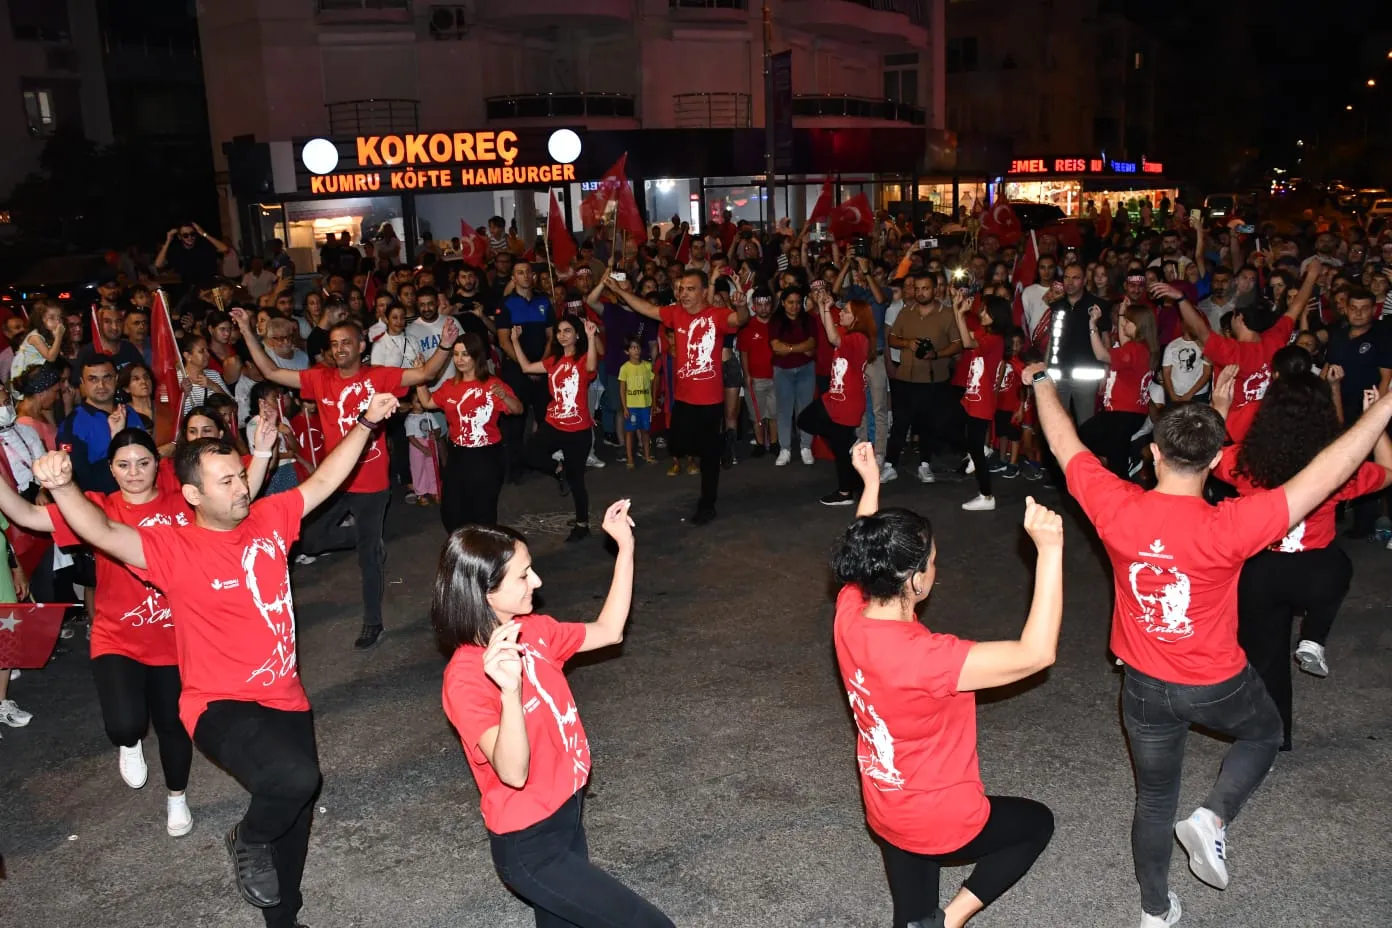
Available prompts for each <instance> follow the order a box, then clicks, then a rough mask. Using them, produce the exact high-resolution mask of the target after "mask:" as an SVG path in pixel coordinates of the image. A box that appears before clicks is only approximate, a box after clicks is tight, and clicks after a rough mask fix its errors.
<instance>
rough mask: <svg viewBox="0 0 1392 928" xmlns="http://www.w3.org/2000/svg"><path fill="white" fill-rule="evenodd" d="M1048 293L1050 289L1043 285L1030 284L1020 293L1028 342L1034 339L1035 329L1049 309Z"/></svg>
mask: <svg viewBox="0 0 1392 928" xmlns="http://www.w3.org/2000/svg"><path fill="white" fill-rule="evenodd" d="M1048 292H1049V288H1048V287H1046V286H1044V285H1043V284H1030V285H1029V286H1028V287H1026V288H1025V289H1024V290H1022V291H1020V304H1021V307H1022V308H1023V309H1024V317H1025V340H1026V341H1030V340H1032V339H1033V338H1034V327H1035V326H1036V325H1038V324H1039V320H1040V319H1042V318H1043V317H1044V313H1046V312H1047V311H1048V309H1049V304H1048V303H1046V302H1044V294H1046V293H1048Z"/></svg>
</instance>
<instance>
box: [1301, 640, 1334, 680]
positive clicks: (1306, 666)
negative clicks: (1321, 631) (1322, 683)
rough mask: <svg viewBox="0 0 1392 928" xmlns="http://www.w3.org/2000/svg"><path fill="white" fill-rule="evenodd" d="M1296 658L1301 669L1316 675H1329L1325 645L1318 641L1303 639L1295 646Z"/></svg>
mask: <svg viewBox="0 0 1392 928" xmlns="http://www.w3.org/2000/svg"><path fill="white" fill-rule="evenodd" d="M1295 659H1296V660H1297V661H1299V662H1300V669H1301V670H1303V671H1305V672H1306V673H1308V674H1311V675H1312V676H1316V677H1327V676H1329V662H1328V661H1326V660H1325V659H1324V645H1322V644H1320V643H1319V642H1318V641H1309V640H1302V641H1301V642H1300V644H1298V645H1296V646H1295Z"/></svg>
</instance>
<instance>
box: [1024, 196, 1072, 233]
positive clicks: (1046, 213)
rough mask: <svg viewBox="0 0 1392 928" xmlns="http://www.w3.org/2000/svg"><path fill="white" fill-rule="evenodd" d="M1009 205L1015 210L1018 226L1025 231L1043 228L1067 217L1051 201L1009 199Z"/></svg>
mask: <svg viewBox="0 0 1392 928" xmlns="http://www.w3.org/2000/svg"><path fill="white" fill-rule="evenodd" d="M1010 206H1011V208H1013V209H1014V210H1015V215H1016V216H1017V217H1018V218H1019V220H1020V228H1021V229H1023V230H1025V231H1026V232H1028V231H1030V230H1031V229H1043V228H1045V227H1046V226H1051V225H1054V224H1055V223H1059V222H1063V220H1064V219H1066V218H1068V217H1066V216H1065V215H1064V213H1063V210H1061V209H1059V208H1058V207H1057V206H1055V205H1054V204H1052V203H1026V202H1016V201H1015V200H1011V201H1010Z"/></svg>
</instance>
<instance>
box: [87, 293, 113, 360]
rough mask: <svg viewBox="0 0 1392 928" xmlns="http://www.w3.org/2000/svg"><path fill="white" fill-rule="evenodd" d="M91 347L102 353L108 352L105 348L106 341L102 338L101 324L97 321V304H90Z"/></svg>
mask: <svg viewBox="0 0 1392 928" xmlns="http://www.w3.org/2000/svg"><path fill="white" fill-rule="evenodd" d="M92 347H93V348H95V349H97V350H98V351H100V352H101V353H102V354H110V353H111V352H109V351H107V350H106V341H105V340H104V339H103V338H102V334H101V324H100V323H99V322H97V304H96V303H93V304H92Z"/></svg>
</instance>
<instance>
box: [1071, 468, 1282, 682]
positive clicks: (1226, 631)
mask: <svg viewBox="0 0 1392 928" xmlns="http://www.w3.org/2000/svg"><path fill="white" fill-rule="evenodd" d="M1068 489H1069V491H1070V492H1071V493H1072V494H1073V496H1074V498H1075V499H1077V500H1078V503H1079V505H1081V506H1082V507H1083V511H1084V512H1086V513H1087V516H1088V518H1089V519H1090V520H1091V521H1092V524H1093V525H1094V526H1096V528H1097V534H1098V535H1099V536H1100V537H1101V538H1102V543H1103V545H1104V546H1105V547H1106V549H1107V556H1108V557H1109V558H1110V559H1111V562H1112V575H1113V583H1114V585H1115V588H1116V605H1115V607H1114V608H1113V611H1112V638H1111V648H1112V653H1114V654H1115V655H1116V656H1117V657H1119V658H1121V660H1122V661H1123V662H1125V663H1126V664H1128V665H1129V666H1131V667H1134V668H1136V669H1137V670H1139V671H1140V672H1141V673H1144V674H1148V675H1150V676H1152V677H1155V678H1157V679H1160V680H1164V681H1166V682H1167V683H1180V684H1184V685H1188V686H1205V685H1207V684H1211V683H1221V682H1223V681H1224V680H1229V679H1231V678H1232V677H1234V676H1236V675H1237V674H1238V673H1239V672H1241V670H1242V669H1243V667H1245V666H1246V665H1247V655H1246V654H1244V653H1243V651H1242V648H1241V647H1240V646H1239V645H1238V643H1237V578H1238V574H1239V573H1240V572H1241V570H1242V564H1243V562H1244V561H1246V560H1247V558H1249V557H1251V556H1252V555H1254V554H1256V553H1257V552H1258V551H1260V550H1262V549H1263V548H1265V547H1266V546H1267V545H1269V544H1271V543H1272V542H1274V541H1276V540H1277V539H1279V538H1280V537H1281V536H1282V535H1284V534H1285V533H1286V529H1287V528H1288V527H1289V519H1290V510H1289V508H1288V507H1287V505H1286V494H1285V491H1284V490H1279V489H1277V490H1270V491H1266V492H1263V493H1257V494H1255V495H1252V496H1244V497H1242V498H1241V499H1236V500H1225V501H1224V502H1222V503H1219V504H1218V505H1217V506H1210V505H1209V504H1208V503H1207V502H1205V501H1204V500H1203V499H1202V498H1201V497H1198V496H1172V495H1169V494H1165V493H1156V492H1154V491H1145V490H1142V489H1141V488H1140V487H1138V486H1136V485H1135V484H1133V483H1128V482H1126V481H1124V480H1122V479H1121V478H1119V477H1116V476H1114V475H1113V474H1112V473H1111V472H1110V471H1108V470H1107V468H1105V467H1103V466H1102V464H1101V462H1100V461H1098V460H1097V458H1096V457H1094V456H1093V455H1092V454H1090V453H1088V452H1080V453H1079V454H1077V455H1075V456H1074V458H1073V460H1072V461H1070V462H1069V464H1068Z"/></svg>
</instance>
